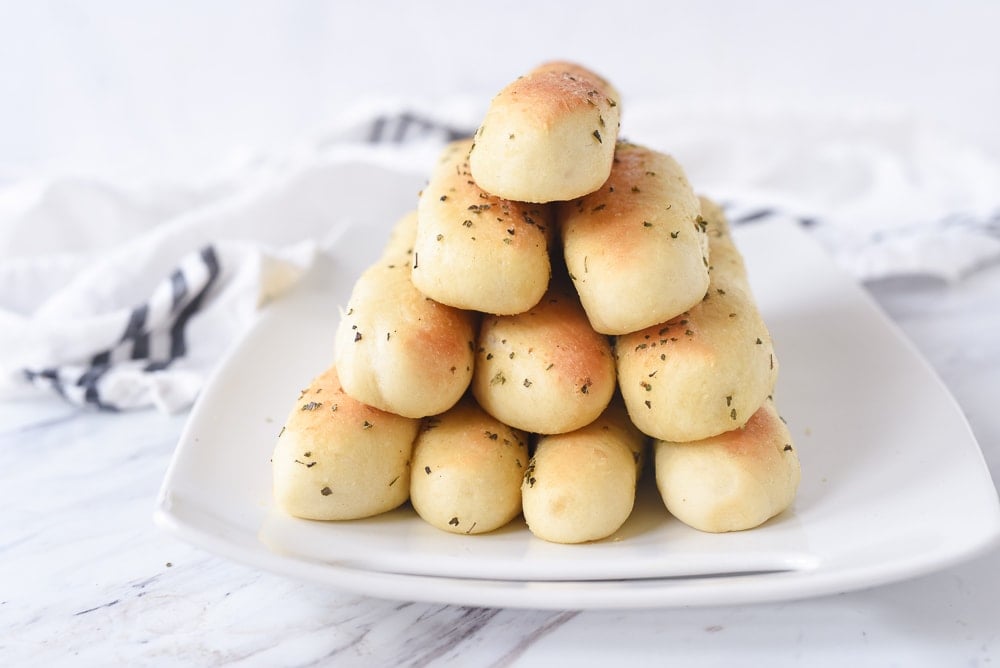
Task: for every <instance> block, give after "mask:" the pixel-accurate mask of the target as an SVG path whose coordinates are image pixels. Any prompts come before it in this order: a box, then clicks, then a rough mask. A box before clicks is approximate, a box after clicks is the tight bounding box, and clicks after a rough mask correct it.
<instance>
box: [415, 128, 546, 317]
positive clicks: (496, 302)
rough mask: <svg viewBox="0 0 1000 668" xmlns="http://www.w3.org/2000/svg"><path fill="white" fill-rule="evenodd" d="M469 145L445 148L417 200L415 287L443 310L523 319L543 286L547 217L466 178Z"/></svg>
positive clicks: (543, 211) (539, 208)
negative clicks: (455, 309)
mask: <svg viewBox="0 0 1000 668" xmlns="http://www.w3.org/2000/svg"><path fill="white" fill-rule="evenodd" d="M471 146H472V142H471V140H462V141H457V142H453V143H451V144H450V145H449V146H448V147H446V148H445V150H444V151H443V152H442V154H441V158H440V159H439V161H438V164H437V167H436V168H435V170H434V172H433V174H432V175H431V179H430V182H429V183H428V184H427V187H426V188H424V190H423V191H422V192H421V193H420V199H419V202H418V204H417V236H416V240H415V244H414V253H413V272H412V280H413V283H414V285H415V286H416V287H417V288H418V289H419V290H420V291H421V292H423V293H424V294H425V295H427V296H428V297H430V298H431V299H434V300H435V301H438V302H440V303H442V304H448V305H449V306H454V307H456V308H461V309H466V310H472V311H480V312H483V313H492V314H498V315H510V314H514V313H523V312H524V311H527V310H528V309H530V308H531V307H532V306H534V305H535V304H537V303H538V300H539V299H541V297H542V295H543V294H544V293H545V290H546V288H547V287H548V283H549V275H550V273H551V266H550V262H549V243H550V241H551V239H552V237H553V229H552V212H551V210H550V208H549V207H546V206H542V205H532V204H525V203H523V202H513V201H508V200H505V199H501V198H499V197H495V196H493V195H489V194H487V193H485V192H484V191H483V190H482V189H481V188H479V186H477V185H476V183H475V182H474V181H473V180H472V176H471V175H470V173H469V164H468V151H469V148H470V147H471Z"/></svg>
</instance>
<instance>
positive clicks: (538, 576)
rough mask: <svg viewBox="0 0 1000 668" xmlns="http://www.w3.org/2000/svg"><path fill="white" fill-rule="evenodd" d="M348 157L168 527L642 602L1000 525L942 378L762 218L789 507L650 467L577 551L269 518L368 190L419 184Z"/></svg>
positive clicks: (214, 407)
mask: <svg viewBox="0 0 1000 668" xmlns="http://www.w3.org/2000/svg"><path fill="white" fill-rule="evenodd" d="M359 167H360V166H359V165H350V164H348V165H344V166H343V169H344V170H347V171H348V172H349V171H350V170H351V169H355V170H356V169H358V168H359ZM364 168H365V169H366V170H369V172H368V173H369V174H370V175H371V176H372V177H373V178H371V179H370V181H365V183H367V185H366V186H364V187H362V188H360V189H359V188H357V181H356V180H355V183H354V186H353V187H352V189H351V190H347V189H346V188H342V189H341V190H343V192H341V191H338V189H337V188H336V187H332V188H331V191H332V192H331V197H338V198H339V199H340V201H341V202H342V203H343V204H342V206H343V210H344V216H343V219H342V221H341V222H344V223H345V224H344V232H343V235H342V236H341V238H340V240H339V241H338V243H337V244H336V248H335V250H334V251H333V253H332V254H331V256H330V257H328V258H324V259H323V261H321V262H320V263H319V265H318V266H317V267H316V268H315V270H314V271H312V272H311V274H310V275H309V277H308V278H307V279H306V280H305V281H303V283H302V284H301V285H300V286H298V287H297V288H296V289H295V290H294V291H293V292H292V293H290V294H289V295H287V296H286V297H284V298H282V299H281V300H279V301H278V302H276V303H273V304H271V305H269V306H268V307H267V308H266V310H265V312H264V313H263V314H262V316H261V318H260V319H259V321H258V322H257V323H256V324H255V326H254V327H253V329H252V330H251V331H250V332H249V333H248V335H247V336H246V337H245V338H244V340H243V341H242V342H241V343H240V344H239V345H238V346H237V347H236V348H235V350H234V351H233V352H232V354H231V355H230V356H229V357H228V358H227V359H226V360H225V361H224V363H223V364H222V365H221V366H220V368H219V370H218V371H217V373H216V374H215V375H214V376H213V378H212V379H211V381H210V382H209V384H208V386H207V387H206V388H205V389H204V391H203V392H202V395H201V397H200V399H199V401H198V403H197V405H196V406H195V408H194V409H193V411H192V413H191V416H190V419H189V422H188V424H187V427H186V429H185V431H184V433H183V435H182V437H181V440H180V443H179V445H178V447H177V451H176V453H175V456H174V460H173V462H172V464H171V467H170V470H169V471H168V473H167V476H166V479H165V481H164V483H163V488H162V490H161V493H160V497H159V500H158V504H157V509H156V515H155V516H156V520H157V522H158V523H159V524H160V525H161V526H163V527H166V528H167V529H169V530H171V531H173V532H174V533H175V534H176V535H178V536H179V537H181V538H183V539H185V540H187V541H189V542H191V543H193V544H195V545H198V546H201V547H203V548H205V549H208V550H210V551H213V552H216V553H219V554H222V555H225V556H227V557H230V558H233V559H236V560H239V561H242V562H245V563H248V564H251V565H255V566H257V567H260V568H263V569H266V570H269V571H273V572H277V573H283V574H286V575H288V576H291V577H296V578H304V579H307V580H311V581H315V582H320V583H324V584H328V585H331V586H333V587H336V588H339V589H342V590H347V591H352V592H357V593H364V594H369V595H373V596H379V597H387V598H397V599H407V600H421V601H436V602H444V603H455V604H463V605H483V606H508V607H529V608H641V607H666V606H679V605H711V604H732V603H742V602H753V601H769V600H779V599H791V598H802V597H808V596H815V595H821V594H827V593H835V592H841V591H847V590H851V589H858V588H863V587H869V586H874V585H878V584H882V583H886V582H890V581H895V580H900V579H904V578H908V577H913V576H916V575H919V574H923V573H927V572H930V571H932V570H935V569H940V568H944V567H946V566H948V565H950V564H954V563H956V562H958V561H960V560H963V559H966V558H969V557H971V556H973V555H975V554H977V553H979V552H981V551H983V550H985V549H986V548H987V547H989V546H990V545H991V544H992V543H993V541H994V540H995V539H996V538H997V537H998V535H1000V504H998V501H997V493H996V490H995V488H994V486H993V483H992V480H991V478H990V476H989V473H988V470H987V468H986V466H985V464H984V462H983V458H982V454H981V452H980V450H979V447H978V445H977V444H976V442H975V439H974V437H973V435H972V433H971V431H970V429H969V427H968V425H967V423H966V421H965V419H964V417H963V415H962V413H961V411H960V410H959V408H958V407H957V405H956V404H955V402H954V400H953V399H952V397H951V396H950V395H949V393H948V391H947V390H946V388H945V387H944V386H943V385H942V384H941V382H940V381H939V380H938V378H937V377H936V376H935V374H934V372H933V371H932V370H931V369H930V367H929V366H928V365H927V364H926V363H925V362H924V361H923V360H922V359H921V357H920V356H919V354H918V353H917V352H916V351H915V350H914V348H913V347H912V346H911V345H910V344H909V343H908V341H906V340H905V339H904V338H903V337H902V336H901V334H900V333H899V331H898V330H897V329H896V328H895V327H894V326H893V324H892V323H891V322H890V321H889V320H888V319H887V318H886V317H885V316H884V315H883V314H882V313H881V311H880V310H879V309H878V307H877V306H876V305H875V304H874V302H873V301H872V300H871V299H870V298H869V296H868V295H867V293H866V292H864V290H862V289H861V288H860V287H859V286H858V285H856V284H855V283H854V281H853V280H851V279H850V278H849V277H847V276H846V275H844V274H843V273H842V272H841V271H840V270H839V269H838V268H837V267H835V266H834V265H833V263H832V262H831V260H830V259H829V258H828V257H827V256H826V255H825V254H824V252H823V251H822V250H821V249H820V248H819V247H818V246H817V245H816V244H815V242H814V241H813V240H812V239H811V238H809V236H808V235H807V234H806V233H805V232H803V231H802V230H800V229H798V228H797V227H795V226H793V225H787V224H777V223H771V224H767V223H761V224H754V225H748V226H746V227H741V228H737V229H736V230H735V231H734V235H735V238H736V240H737V243H738V245H739V247H740V249H741V251H742V252H743V254H744V257H745V259H746V263H747V266H748V269H749V271H750V278H751V283H752V286H753V288H754V292H755V295H756V297H757V300H758V303H759V306H760V308H761V311H762V313H763V315H764V318H765V320H766V321H767V323H768V325H769V327H770V329H771V333H772V335H773V337H774V340H775V346H776V349H777V352H778V355H779V357H780V359H781V376H780V378H779V381H778V387H777V389H776V391H775V400H776V402H777V405H778V407H779V409H780V410H781V413H782V415H783V416H784V417H785V418H786V420H787V421H788V423H789V427H790V428H791V430H792V435H793V437H794V439H795V442H796V445H797V448H798V452H799V456H800V459H801V462H802V471H803V477H802V483H801V486H800V488H799V494H798V497H797V499H796V501H795V504H794V506H793V508H792V509H791V510H790V511H788V512H786V513H784V514H782V515H780V516H779V517H777V518H775V519H773V520H771V521H770V522H768V523H766V524H765V525H764V526H762V527H759V528H757V529H754V530H751V531H746V532H740V533H731V534H719V535H716V534H707V533H701V532H698V531H696V530H694V529H691V528H689V527H686V526H685V525H683V524H681V523H680V522H678V521H677V520H674V519H673V518H671V517H670V516H669V515H668V514H667V512H666V510H665V509H664V508H663V505H662V503H661V502H660V501H659V498H658V496H657V493H656V490H655V487H654V485H653V484H652V482H651V480H650V479H649V476H647V477H646V479H645V480H644V481H643V484H642V487H641V489H640V493H639V497H638V501H637V504H636V508H635V511H634V512H633V514H632V517H631V518H630V519H629V520H628V522H626V524H625V525H624V526H623V527H622V528H621V530H619V531H618V532H617V533H616V534H615V535H614V536H612V537H610V538H608V539H606V540H603V541H599V542H596V543H590V544H585V545H555V544H551V543H546V542H544V541H541V540H539V539H537V538H535V537H533V536H532V535H531V533H530V532H529V531H528V530H527V528H526V527H525V525H524V522H523V520H521V519H517V520H515V521H514V522H513V523H512V524H511V525H509V526H508V527H506V528H504V529H501V530H499V531H496V532H494V533H491V534H486V535H481V536H462V535H453V534H449V533H445V532H442V531H439V530H437V529H434V528H432V527H430V526H429V525H427V524H425V523H424V522H423V521H422V520H420V519H419V518H418V517H417V516H416V514H415V513H414V512H413V510H412V509H411V508H410V507H409V506H408V505H407V506H404V507H403V508H400V509H398V510H396V511H393V512H391V513H387V514H385V515H382V516H379V517H376V518H372V519H367V520H358V521H352V522H336V523H324V522H311V521H305V520H298V519H295V518H290V517H287V516H284V515H283V514H281V513H280V512H278V511H276V510H275V509H274V508H273V506H272V502H271V477H270V476H271V470H270V461H269V460H270V455H271V451H272V449H273V447H274V444H275V439H276V437H277V434H278V431H279V430H280V428H281V424H282V423H283V421H284V419H285V417H286V415H287V413H288V411H289V410H290V408H291V406H292V404H293V402H294V400H295V398H296V397H297V396H298V391H299V390H300V389H301V388H302V387H304V386H305V385H306V384H307V383H308V382H309V380H310V379H311V378H312V377H313V376H315V375H317V374H318V373H319V372H320V371H322V370H323V369H324V368H325V367H326V366H327V365H329V364H330V363H331V361H332V341H333V332H334V329H335V327H336V324H337V319H338V317H339V310H338V309H339V307H341V306H343V304H345V303H346V301H347V298H348V296H349V293H350V291H351V288H352V287H353V284H354V281H355V280H356V278H357V276H358V275H359V274H360V272H361V271H362V270H363V269H364V268H365V267H367V266H368V264H370V263H371V262H373V261H374V260H375V258H376V257H377V256H378V254H379V253H380V251H381V249H382V246H383V244H384V241H385V239H386V236H387V234H388V231H389V229H390V227H391V225H392V224H393V223H394V222H395V220H394V219H392V218H391V217H390V218H385V217H382V218H379V219H377V220H372V214H371V209H370V202H371V201H372V199H371V198H373V197H374V198H378V199H379V201H380V205H379V207H378V208H379V211H381V212H382V214H381V215H383V216H384V211H385V210H387V209H388V210H396V209H398V213H399V214H402V213H404V212H405V211H406V210H407V209H408V208H412V207H413V206H414V205H415V193H416V191H417V189H418V188H419V187H420V186H421V185H422V184H423V179H422V178H421V177H419V176H417V175H407V174H400V173H399V172H394V171H390V170H385V169H382V170H380V169H373V168H372V167H371V165H364ZM383 172H384V177H385V178H384V179H382V178H378V177H379V175H380V174H381V173H383ZM386 184H391V188H389V189H388V190H387V188H386ZM387 202H388V204H387ZM347 221H349V222H347Z"/></svg>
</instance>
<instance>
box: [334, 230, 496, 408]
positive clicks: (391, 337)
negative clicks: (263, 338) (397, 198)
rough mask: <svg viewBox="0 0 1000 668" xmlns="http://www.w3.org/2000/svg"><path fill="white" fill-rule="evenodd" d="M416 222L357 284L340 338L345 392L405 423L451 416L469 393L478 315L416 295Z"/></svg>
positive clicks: (339, 356) (393, 241)
mask: <svg viewBox="0 0 1000 668" xmlns="http://www.w3.org/2000/svg"><path fill="white" fill-rule="evenodd" d="M415 219H416V216H415V214H409V215H407V216H405V217H404V218H403V219H402V220H401V221H400V223H399V224H398V226H397V228H396V229H395V230H394V231H393V236H392V238H391V240H390V243H389V244H388V245H387V247H386V254H385V255H384V256H383V257H382V258H381V259H380V260H379V261H378V262H376V263H375V264H374V265H372V266H371V267H369V268H368V269H367V270H366V271H365V272H364V273H363V274H362V275H361V276H360V277H359V278H358V280H357V282H356V283H355V285H354V289H353V291H352V293H351V298H350V300H349V301H348V302H347V308H346V310H345V311H344V314H343V315H342V317H341V320H340V324H339V325H338V327H337V332H336V336H335V350H336V365H337V371H338V373H339V375H340V379H341V382H342V383H343V386H344V389H345V390H346V391H347V392H348V394H350V395H351V396H352V397H354V398H355V399H357V400H358V401H362V402H364V403H366V404H369V405H371V406H374V407H376V408H380V409H382V410H385V411H389V412H392V413H396V414H398V415H403V416H406V417H415V418H416V417H424V416H427V415H436V414H438V413H442V412H444V411H446V410H448V409H449V408H451V407H452V406H453V405H454V404H455V402H457V401H458V400H459V399H460V398H461V397H462V395H463V394H464V393H465V390H466V389H467V388H468V386H469V381H470V380H471V379H472V366H473V363H474V343H473V341H474V339H475V331H476V326H477V324H478V316H477V314H475V313H471V312H468V311H463V310H461V309H456V308H453V307H451V306H445V305H444V304H439V303H437V302H435V301H434V300H432V299H429V298H428V297H427V296H426V295H424V294H423V293H421V292H420V291H419V290H417V288H416V287H414V285H413V283H412V282H411V280H410V273H411V269H410V257H411V255H412V254H411V253H410V252H409V251H410V249H411V248H412V246H413V237H414V235H415V233H416V224H415Z"/></svg>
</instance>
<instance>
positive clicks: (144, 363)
mask: <svg viewBox="0 0 1000 668" xmlns="http://www.w3.org/2000/svg"><path fill="white" fill-rule="evenodd" d="M220 274H221V267H220V257H219V254H218V253H217V252H216V249H215V247H214V246H211V245H209V246H205V247H204V248H202V249H201V250H200V251H198V252H197V253H193V254H191V255H189V256H186V257H184V258H182V259H181V261H180V262H179V263H178V265H177V268H176V269H174V270H173V271H172V272H171V273H170V274H169V275H168V276H166V277H164V278H163V280H161V281H160V282H159V284H158V285H157V287H156V288H155V289H154V290H153V293H152V294H151V295H150V296H149V298H148V299H147V300H145V301H143V302H142V303H140V304H137V305H135V306H134V307H133V308H132V309H131V310H130V311H129V312H128V313H127V314H124V313H123V314H121V316H120V319H121V322H120V324H119V325H118V326H114V325H111V326H110V327H109V328H108V329H109V330H110V331H115V330H117V331H118V332H120V334H118V335H115V336H114V338H109V339H108V340H106V341H99V342H98V341H95V349H94V352H93V354H92V355H91V356H90V358H89V359H84V360H79V361H74V362H70V363H66V364H61V365H58V366H47V367H42V368H28V369H24V376H25V378H26V379H27V380H28V381H30V382H32V383H34V384H35V385H38V386H42V387H47V388H51V389H52V390H53V391H55V392H56V393H58V394H59V395H61V396H62V397H64V398H65V399H66V400H68V401H70V402H72V403H74V404H80V405H85V406H92V407H94V408H98V409H102V410H119V409H121V408H133V407H137V406H138V405H145V404H146V400H145V399H143V398H142V397H139V396H137V394H138V393H137V392H136V391H135V390H133V391H128V390H127V389H126V391H125V392H122V391H121V390H119V391H117V392H114V391H112V392H108V391H105V390H104V389H103V387H102V385H104V383H102V381H103V379H105V378H106V377H107V376H108V374H109V372H113V371H118V372H124V373H126V374H128V376H131V377H132V378H134V377H135V376H136V375H137V374H138V375H142V374H156V373H157V372H160V371H163V370H165V369H168V368H170V367H171V365H173V364H174V363H176V362H177V361H178V360H180V359H182V358H184V356H185V355H186V354H187V352H188V349H189V345H190V343H189V341H188V324H189V323H190V321H191V319H192V318H194V317H195V316H196V315H197V314H198V312H199V311H200V310H201V308H202V307H203V305H204V303H205V301H206V300H207V299H209V298H210V296H211V293H212V290H213V288H214V287H215V286H216V284H217V283H218V281H219V277H220ZM139 386H141V384H139V383H117V384H116V387H118V388H129V387H132V388H136V387H139ZM109 395H110V396H109Z"/></svg>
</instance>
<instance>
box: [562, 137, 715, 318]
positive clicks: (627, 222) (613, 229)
mask: <svg viewBox="0 0 1000 668" xmlns="http://www.w3.org/2000/svg"><path fill="white" fill-rule="evenodd" d="M699 214H700V205H699V202H698V198H697V196H696V195H695V193H694V191H693V190H692V189H691V185H690V184H689V183H688V180H687V177H686V176H685V175H684V171H683V170H682V169H681V167H680V165H678V164H677V162H676V161H675V160H674V159H673V158H671V157H670V156H668V155H665V154H662V153H658V152H656V151H652V150H650V149H647V148H644V147H641V146H636V145H634V144H625V143H620V144H619V146H618V150H617V151H616V153H615V162H614V166H613V167H612V169H611V177H610V178H609V179H608V181H607V182H606V183H605V184H604V185H603V186H602V187H601V189H600V190H598V191H597V192H595V193H592V194H590V195H587V196H586V197H583V198H580V199H577V200H574V201H572V202H566V203H563V204H560V205H559V207H558V210H557V217H558V221H559V227H560V232H561V235H562V243H563V255H564V257H565V259H566V267H567V269H568V270H569V272H570V276H571V278H572V279H573V283H574V285H575V286H576V291H577V292H578V293H579V295H580V301H581V302H582V303H583V308H584V310H585V311H586V312H587V317H588V318H589V319H590V324H591V326H592V327H593V328H594V329H595V330H596V331H598V332H601V333H604V334H627V333H629V332H634V331H636V330H639V329H643V328H644V327H649V326H650V325H655V324H656V323H660V322H663V321H664V320H668V319H670V318H672V317H674V316H675V315H677V314H679V313H682V312H683V311H685V310H687V309H689V308H691V307H692V306H694V305H695V304H697V303H698V302H699V301H701V298H702V297H703V296H704V295H705V290H706V289H707V288H708V263H709V257H708V240H707V238H706V236H705V229H704V224H703V223H702V222H701V219H700V217H699Z"/></svg>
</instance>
